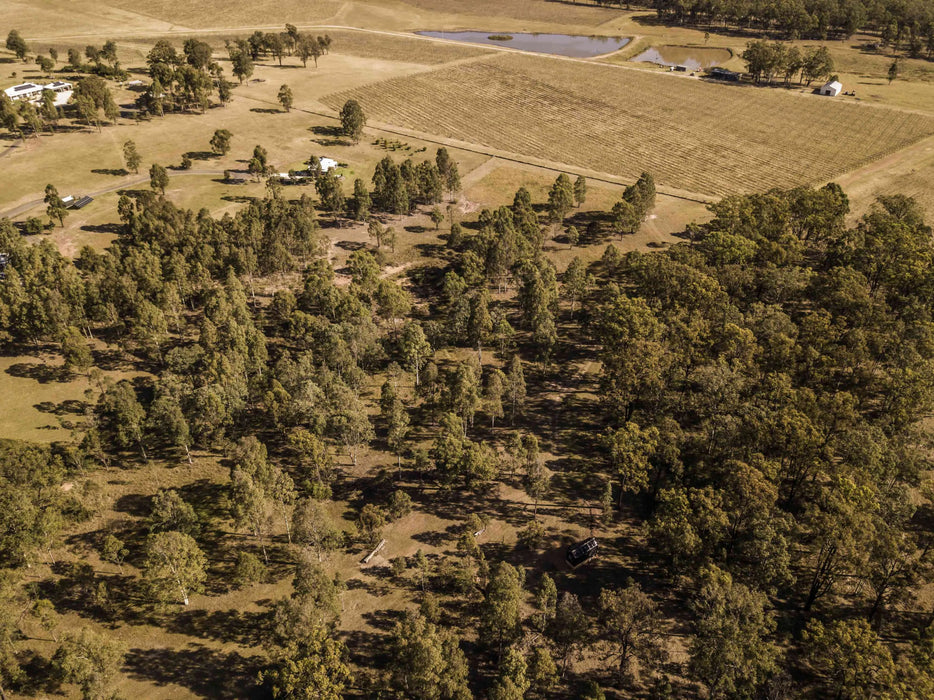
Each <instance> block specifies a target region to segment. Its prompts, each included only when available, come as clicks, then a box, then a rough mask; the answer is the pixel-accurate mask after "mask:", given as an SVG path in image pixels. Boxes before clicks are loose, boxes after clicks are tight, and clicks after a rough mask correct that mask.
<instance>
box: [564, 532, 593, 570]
mask: <svg viewBox="0 0 934 700" xmlns="http://www.w3.org/2000/svg"><path fill="white" fill-rule="evenodd" d="M595 556H597V538H596V537H588V538H587V539H586V540H584V541H583V542H578V543H577V544H572V545H571V546H570V547H568V553H567V555H565V559H566V560H567V563H568V564H569V565H570V567H571V568H572V569H576V568H577V567H578V566H580V565H581V564H583V563H584V562H586V561H589V560H591V559H593V558H594V557H595Z"/></svg>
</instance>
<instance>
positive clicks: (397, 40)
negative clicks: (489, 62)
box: [322, 30, 490, 65]
mask: <svg viewBox="0 0 934 700" xmlns="http://www.w3.org/2000/svg"><path fill="white" fill-rule="evenodd" d="M327 33H328V35H329V36H330V37H331V38H332V39H333V40H334V44H333V47H332V51H333V52H334V53H337V54H346V55H349V56H359V57H361V58H378V59H380V60H384V61H399V62H402V63H419V64H422V65H434V64H438V63H447V62H448V61H455V60H457V59H461V58H470V57H472V56H482V55H483V54H487V53H490V50H489V49H485V48H483V47H482V46H475V45H470V44H453V43H452V44H442V43H440V42H434V41H426V40H425V39H417V38H408V37H403V36H394V35H391V34H374V33H370V32H355V31H346V30H335V31H330V30H329V31H328V32H327ZM326 60H327V58H325V59H324V61H326ZM322 65H323V62H322Z"/></svg>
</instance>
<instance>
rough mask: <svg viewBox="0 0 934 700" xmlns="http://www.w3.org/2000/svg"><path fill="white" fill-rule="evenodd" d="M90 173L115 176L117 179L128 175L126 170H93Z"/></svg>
mask: <svg viewBox="0 0 934 700" xmlns="http://www.w3.org/2000/svg"><path fill="white" fill-rule="evenodd" d="M91 172H92V173H94V174H95V175H115V176H117V177H123V176H124V175H129V174H130V173H129V171H128V170H127V169H126V168H94V169H93V170H91Z"/></svg>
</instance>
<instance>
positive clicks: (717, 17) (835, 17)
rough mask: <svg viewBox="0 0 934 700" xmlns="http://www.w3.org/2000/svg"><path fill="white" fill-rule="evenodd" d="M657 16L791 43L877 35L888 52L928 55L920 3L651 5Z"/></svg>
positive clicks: (928, 15) (709, 1) (838, 0)
mask: <svg viewBox="0 0 934 700" xmlns="http://www.w3.org/2000/svg"><path fill="white" fill-rule="evenodd" d="M647 4H648V5H649V6H651V7H654V8H655V10H656V12H657V13H658V16H659V17H660V18H662V19H664V20H665V21H669V22H675V23H678V24H683V23H690V24H695V25H706V26H707V27H708V28H712V27H713V26H714V25H719V26H726V27H739V28H744V29H764V30H774V31H778V32H781V33H783V34H784V35H785V36H787V37H788V38H792V39H827V38H829V37H850V36H852V35H853V34H855V33H856V32H858V31H871V32H875V33H877V34H879V35H880V36H881V37H882V39H883V41H884V42H885V43H887V44H888V45H890V46H891V47H892V48H894V49H896V50H897V49H899V48H903V49H905V50H907V51H908V52H909V53H910V54H911V55H914V56H920V55H922V53H927V55H928V56H930V55H931V54H932V53H934V10H932V8H931V5H930V3H928V2H925V1H924V0H906V1H902V0H882V1H876V0H829V1H825V0H804V1H803V2H794V1H792V0H767V1H766V2H757V1H753V0H739V1H736V2H734V1H731V2H725V1H724V0H651V2H649V3H647Z"/></svg>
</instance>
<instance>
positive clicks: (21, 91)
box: [4, 80, 74, 107]
mask: <svg viewBox="0 0 934 700" xmlns="http://www.w3.org/2000/svg"><path fill="white" fill-rule="evenodd" d="M44 90H51V91H52V92H54V93H55V106H56V107H58V106H61V105H63V104H65V103H66V102H68V100H70V99H71V95H72V93H73V92H74V87H73V86H72V84H71V83H66V82H63V81H61V80H56V81H55V82H53V83H48V84H46V85H37V84H36V83H22V84H21V85H14V86H13V87H11V88H7V89H6V90H4V92H5V93H6V95H7V97H9V98H10V99H11V100H13V101H14V102H16V101H18V100H28V101H29V102H38V101H39V100H41V99H42V92H43V91H44Z"/></svg>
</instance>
